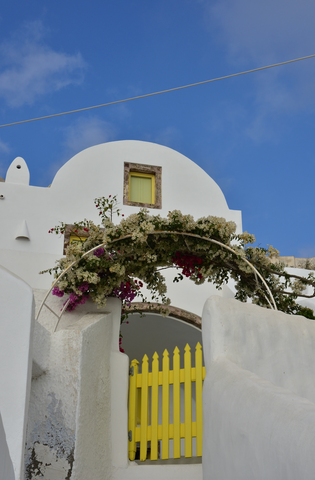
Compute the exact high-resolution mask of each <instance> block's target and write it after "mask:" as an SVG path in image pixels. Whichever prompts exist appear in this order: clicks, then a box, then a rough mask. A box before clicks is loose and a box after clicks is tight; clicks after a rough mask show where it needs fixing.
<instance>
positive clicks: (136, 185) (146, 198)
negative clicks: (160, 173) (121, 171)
mask: <svg viewBox="0 0 315 480" xmlns="http://www.w3.org/2000/svg"><path fill="white" fill-rule="evenodd" d="M129 200H130V201H131V202H138V203H151V204H154V203H155V176H154V175H148V174H147V173H136V172H130V173H129Z"/></svg>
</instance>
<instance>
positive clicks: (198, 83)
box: [0, 54, 315, 128]
mask: <svg viewBox="0 0 315 480" xmlns="http://www.w3.org/2000/svg"><path fill="white" fill-rule="evenodd" d="M313 57H315V54H314V55H308V56H307V57H300V58H295V59H293V60H287V61H286V62H281V63H274V64H272V65H266V66H265V67H259V68H253V69H252V70H246V71H245V72H239V73H232V74H231V75H225V76H224V77H217V78H212V79H211V80H204V81H203V82H197V83H190V84H189V85H183V86H181V87H174V88H168V89H167V90H161V91H159V92H153V93H146V94H145V95H138V96H137V97H130V98H124V99H123V100H116V101H114V102H108V103H102V104H100V105H94V106H92V107H85V108H78V109H77V110H70V111H68V112H62V113H54V114H52V115H45V116H44V117H37V118H30V119H28V120H20V121H19V122H13V123H6V124H4V125H0V128H3V127H11V126H12V125H20V124H21V123H28V122H36V121H37V120H45V119H46V118H53V117H60V116H61V115H69V114H70V113H78V112H85V111H86V110H93V109H94V108H101V107H108V106H110V105H116V104H117V103H125V102H131V101H132V100H139V99H140V98H147V97H153V96H154V95H161V94H162V93H168V92H175V91H176V90H183V89H184V88H190V87H197V86H198V85H204V84H206V83H211V82H217V81H218V80H225V79H227V78H232V77H238V76H239V75H246V74H247V73H253V72H259V71H260V70H266V69H267V68H274V67H279V66H281V65H287V64H288V63H293V62H299V61H300V60H306V59H308V58H313Z"/></svg>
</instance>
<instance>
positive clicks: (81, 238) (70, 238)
mask: <svg viewBox="0 0 315 480" xmlns="http://www.w3.org/2000/svg"><path fill="white" fill-rule="evenodd" d="M74 229H75V227H74V225H67V226H66V228H65V233H64V243H63V254H64V255H65V254H66V249H67V246H68V245H69V244H70V243H79V242H85V240H87V238H88V236H89V234H88V233H87V232H85V231H84V230H80V231H79V232H75V231H74Z"/></svg>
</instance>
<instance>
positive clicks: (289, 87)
mask: <svg viewBox="0 0 315 480" xmlns="http://www.w3.org/2000/svg"><path fill="white" fill-rule="evenodd" d="M205 8H206V9H207V13H208V14H207V16H206V18H207V25H208V27H209V30H211V35H213V37H215V40H216V42H217V41H218V40H219V41H220V42H221V44H222V45H223V47H224V49H225V52H226V58H227V60H228V62H229V63H230V65H231V66H232V68H231V73H232V72H236V71H241V70H247V69H250V68H256V67H260V66H264V65H268V64H273V63H278V62H282V61H286V60H290V59H293V58H298V57H302V56H307V55H311V54H314V53H315V48H314V46H315V29H314V25H313V18H314V15H315V3H314V2H313V1H311V0H300V1H299V2H296V0H286V1H284V0H265V1H263V2H255V1H253V0H237V1H236V0H220V1H216V2H215V3H214V2H212V1H211V2H210V1H208V2H207V6H206V7H205ZM223 54H224V53H223ZM314 75H315V58H313V59H309V60H303V61H301V62H297V63H294V64H291V65H285V66H281V67H276V68H273V69H270V70H266V71H262V72H257V73H253V74H250V79H249V77H247V76H246V82H247V83H246V84H247V85H248V92H247V93H248V96H247V100H248V99H249V98H250V99H251V107H250V109H249V110H248V112H247V115H246V118H245V119H244V120H243V121H241V123H240V125H239V128H241V129H242V132H244V134H245V135H246V136H247V137H248V138H250V139H251V140H252V141H254V142H260V141H261V140H263V139H266V138H268V139H273V138H274V130H273V125H274V122H275V121H276V122H278V121H279V118H280V117H281V118H284V116H285V115H287V114H291V113H296V112H298V111H305V112H311V111H312V110H313V107H314V103H315V90H314V86H313V78H314ZM244 81H245V79H244ZM231 82H233V80H231ZM236 103H237V102H236ZM232 108H233V106H232ZM236 108H237V106H236V105H234V109H236ZM222 115H223V116H224V114H223V112H222V111H221V112H219V116H222ZM223 120H224V122H226V121H228V118H225V116H224V119H223Z"/></svg>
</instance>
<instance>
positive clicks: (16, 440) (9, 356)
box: [0, 267, 34, 480]
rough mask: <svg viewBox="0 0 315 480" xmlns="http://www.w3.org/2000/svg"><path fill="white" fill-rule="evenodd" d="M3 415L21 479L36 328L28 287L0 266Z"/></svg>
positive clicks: (0, 404)
mask: <svg viewBox="0 0 315 480" xmlns="http://www.w3.org/2000/svg"><path fill="white" fill-rule="evenodd" d="M0 292H1V293H0V297H1V299H0V331H1V335H0V412H1V416H2V422H3V427H4V431H5V435H6V442H7V445H8V449H9V453H10V457H11V460H12V463H13V467H14V472H15V479H16V480H20V479H21V480H22V478H23V470H24V445H25V433H26V422H27V410H28V402H29V395H30V387H31V367H32V342H33V325H34V301H33V292H32V289H31V288H30V286H29V285H27V284H26V283H25V282H24V281H23V280H21V279H20V278H18V277H16V276H15V275H13V274H12V273H10V272H9V271H7V270H6V269H4V268H2V267H0Z"/></svg>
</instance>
